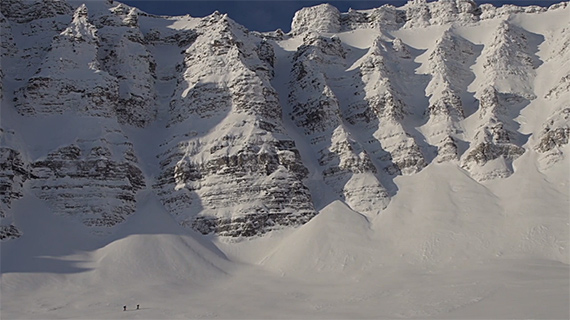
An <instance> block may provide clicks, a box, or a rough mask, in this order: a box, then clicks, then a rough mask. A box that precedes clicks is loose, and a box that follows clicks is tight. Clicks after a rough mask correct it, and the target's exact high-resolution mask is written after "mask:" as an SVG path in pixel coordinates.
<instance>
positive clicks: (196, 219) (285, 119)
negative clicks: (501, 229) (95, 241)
mask: <svg viewBox="0 0 570 320" xmlns="http://www.w3.org/2000/svg"><path fill="white" fill-rule="evenodd" d="M568 10H570V6H568V3H564V2H563V3H560V4H557V5H553V6H551V7H550V8H542V7H536V6H531V7H516V6H511V5H507V6H503V7H501V8H495V7H493V6H491V5H481V6H478V5H477V4H476V3H475V2H473V1H471V0H439V1H434V2H427V1H420V0H414V1H410V2H408V3H407V4H406V5H404V6H402V7H394V6H391V5H384V6H381V7H379V8H376V9H371V10H362V11H359V10H350V11H349V12H347V13H340V12H339V11H338V10H337V9H336V8H335V7H334V6H331V5H328V4H323V5H319V6H315V7H310V8H304V9H302V10H300V11H299V12H297V14H295V17H294V18H293V21H292V30H291V32H290V33H288V34H285V33H283V32H280V31H276V32H270V33H259V32H250V31H249V30H247V29H245V28H244V27H242V26H240V25H239V24H237V23H236V22H234V21H233V20H231V19H230V17H228V16H226V15H222V14H219V13H217V12H216V13H213V14H212V15H210V16H207V17H204V18H192V17H189V16H181V17H159V16H154V15H151V14H147V13H144V12H142V11H140V10H138V9H136V8H132V7H129V6H126V5H124V4H121V3H118V2H113V1H99V2H87V3H86V4H84V5H79V6H72V5H70V4H68V3H67V2H65V1H59V0H50V1H37V0H7V1H3V3H2V6H1V12H0V31H1V36H2V45H1V51H0V54H1V55H0V58H1V59H2V64H1V69H0V85H1V88H2V92H1V93H2V95H1V96H0V97H1V98H2V115H3V116H2V118H1V126H0V127H1V128H0V129H1V130H2V131H1V138H2V139H1V145H0V217H1V219H2V221H1V223H0V227H1V229H0V238H1V239H10V238H15V237H18V236H20V235H21V234H25V232H26V230H20V229H19V228H18V215H17V214H13V213H14V212H13V208H14V203H16V202H18V201H26V198H27V197H36V198H38V199H40V200H41V201H43V202H44V203H46V204H47V205H48V207H49V208H51V210H52V211H53V213H55V214H58V215H62V216H65V217H69V218H70V219H76V220H77V221H78V222H79V223H82V224H85V225H87V226H89V227H91V228H92V229H93V230H97V231H98V232H99V231H101V230H112V229H109V227H113V226H115V225H117V224H119V223H121V222H123V221H125V220H126V219H128V218H129V216H130V215H132V214H135V213H136V210H137V193H138V192H139V191H141V190H146V191H147V192H150V194H152V193H154V194H156V196H157V197H158V198H159V199H160V200H161V201H162V204H163V205H164V207H165V208H166V210H167V211H168V212H170V213H171V215H172V217H173V218H174V219H175V220H176V221H177V222H178V223H179V224H181V225H183V226H186V227H188V228H192V229H194V230H196V231H198V232H201V233H203V234H210V233H215V234H218V235H222V236H229V237H250V236H257V235H262V234H264V233H267V232H270V231H272V230H276V229H281V228H285V227H294V226H298V225H300V224H304V223H306V222H307V221H309V220H310V219H311V218H312V217H314V216H315V215H316V214H317V209H316V208H315V203H318V202H319V201H315V197H321V198H323V199H328V200H331V199H332V200H341V201H343V202H345V203H346V204H347V205H348V206H350V208H352V209H353V210H355V211H357V212H359V213H361V214H363V215H365V216H367V217H368V218H370V219H372V218H374V217H375V216H377V215H378V214H380V213H381V212H382V211H383V210H384V209H385V208H386V207H387V206H389V203H390V198H391V197H392V196H394V195H396V194H397V192H398V187H397V185H396V183H395V179H396V177H397V176H399V175H414V174H418V173H419V172H420V171H422V170H424V168H426V167H427V166H437V165H440V164H441V163H449V164H452V165H457V166H459V167H460V168H463V169H464V170H465V172H466V174H468V175H470V176H471V177H472V178H473V179H475V180H478V181H480V182H481V183H486V181H489V180H492V179H500V178H506V177H508V176H510V175H512V174H513V173H514V172H515V171H516V163H517V161H519V159H521V158H525V157H526V158H525V159H531V160H529V161H536V162H537V168H539V170H543V171H544V172H547V171H548V170H551V168H552V167H555V166H557V165H561V164H560V163H562V164H564V161H567V156H566V154H567V152H568V141H569V136H570V116H569V115H570V105H568V101H569V99H570V96H568V94H569V93H568V92H569V90H568V89H569V87H570V80H569V79H570V65H569V64H568V63H567V61H568V60H569V58H570V51H569V49H568V48H570V43H569V40H568V39H569V32H570V31H569V30H570V29H569V28H568V26H567V25H568V22H570V21H568V16H570V14H568ZM560 19H562V20H560ZM564 19H566V20H564ZM546 20H549V21H554V22H552V23H550V24H548V26H543V24H541V23H540V22H541V21H546ZM556 21H559V22H556ZM324 193H330V194H326V195H324ZM317 200H320V201H321V202H322V201H324V200H322V199H317Z"/></svg>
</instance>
